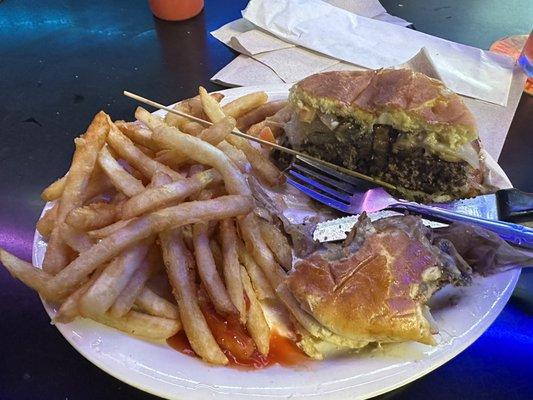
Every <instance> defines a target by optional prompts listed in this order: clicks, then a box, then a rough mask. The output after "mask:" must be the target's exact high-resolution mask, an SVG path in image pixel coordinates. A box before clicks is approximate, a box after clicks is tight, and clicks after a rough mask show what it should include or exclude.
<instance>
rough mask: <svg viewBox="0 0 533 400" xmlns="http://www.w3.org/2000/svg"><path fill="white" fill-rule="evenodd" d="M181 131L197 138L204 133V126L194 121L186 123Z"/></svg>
mask: <svg viewBox="0 0 533 400" xmlns="http://www.w3.org/2000/svg"><path fill="white" fill-rule="evenodd" d="M181 129H182V130H183V132H185V133H187V134H189V135H192V136H199V135H200V134H201V133H202V132H203V131H204V129H205V126H203V125H202V124H200V123H198V122H196V121H187V122H186V123H184V124H183V126H182V127H181Z"/></svg>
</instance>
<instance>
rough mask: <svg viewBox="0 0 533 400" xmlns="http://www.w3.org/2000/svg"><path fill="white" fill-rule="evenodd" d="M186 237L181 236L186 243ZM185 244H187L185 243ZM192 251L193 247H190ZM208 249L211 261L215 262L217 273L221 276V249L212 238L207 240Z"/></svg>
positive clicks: (222, 263) (222, 262)
mask: <svg viewBox="0 0 533 400" xmlns="http://www.w3.org/2000/svg"><path fill="white" fill-rule="evenodd" d="M185 238H186V235H185V234H184V235H183V240H185V242H186V239H185ZM186 243H187V242H186ZM191 244H192V230H191ZM191 248H192V249H194V245H193V246H191ZM209 248H210V249H211V253H212V254H213V259H214V260H215V265H216V267H217V271H218V273H219V274H222V269H223V265H224V261H223V257H222V249H221V248H220V245H219V244H218V242H217V241H216V240H215V238H214V237H212V238H211V239H209Z"/></svg>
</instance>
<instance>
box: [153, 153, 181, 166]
mask: <svg viewBox="0 0 533 400" xmlns="http://www.w3.org/2000/svg"><path fill="white" fill-rule="evenodd" d="M154 160H156V161H157V162H160V163H161V164H165V165H168V166H169V167H171V168H181V167H182V166H183V165H184V164H186V163H187V162H188V161H189V157H187V156H186V155H184V154H183V153H182V152H180V151H178V150H161V151H158V152H157V154H156V156H155V158H154Z"/></svg>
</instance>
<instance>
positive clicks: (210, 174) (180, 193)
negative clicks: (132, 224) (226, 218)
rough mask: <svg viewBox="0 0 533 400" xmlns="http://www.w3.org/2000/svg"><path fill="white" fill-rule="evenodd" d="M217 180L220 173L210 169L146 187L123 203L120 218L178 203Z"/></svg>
mask: <svg viewBox="0 0 533 400" xmlns="http://www.w3.org/2000/svg"><path fill="white" fill-rule="evenodd" d="M219 180H220V174H219V173H218V172H216V171H215V170H213V169H210V170H207V171H204V172H200V173H198V174H196V175H194V176H192V177H190V178H187V179H183V180H179V181H175V182H171V183H168V184H166V185H163V186H159V187H156V188H150V189H146V190H144V191H143V192H141V193H139V194H137V195H136V196H133V197H132V198H130V199H129V200H128V201H126V202H125V203H124V205H123V207H122V212H121V217H122V219H130V218H133V217H136V216H139V215H141V214H144V213H146V212H149V211H152V210H155V209H158V208H161V207H164V206H168V205H170V204H172V203H178V202H180V201H182V200H183V199H185V198H187V197H189V196H190V195H192V194H193V193H196V192H198V191H200V190H202V189H203V188H204V187H206V186H207V185H209V184H210V183H211V182H216V181H219Z"/></svg>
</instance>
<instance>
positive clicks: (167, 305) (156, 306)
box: [135, 287, 181, 322]
mask: <svg viewBox="0 0 533 400" xmlns="http://www.w3.org/2000/svg"><path fill="white" fill-rule="evenodd" d="M135 305H136V306H137V307H139V308H140V309H141V310H142V311H144V312H145V313H147V314H150V315H154V316H156V317H164V318H169V319H175V320H178V321H180V313H179V310H178V306H177V305H176V304H174V303H171V302H170V301H168V300H167V299H165V298H163V297H161V296H159V295H158V294H157V293H155V292H154V291H153V290H152V289H149V288H147V287H144V288H143V289H142V290H141V293H139V295H138V296H137V299H136V300H135ZM180 322H181V321H180Z"/></svg>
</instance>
